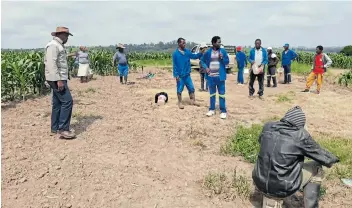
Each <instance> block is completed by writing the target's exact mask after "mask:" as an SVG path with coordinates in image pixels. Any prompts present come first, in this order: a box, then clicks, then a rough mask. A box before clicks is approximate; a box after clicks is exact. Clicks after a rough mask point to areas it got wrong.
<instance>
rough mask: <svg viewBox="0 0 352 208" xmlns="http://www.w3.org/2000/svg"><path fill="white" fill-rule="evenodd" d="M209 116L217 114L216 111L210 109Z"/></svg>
mask: <svg viewBox="0 0 352 208" xmlns="http://www.w3.org/2000/svg"><path fill="white" fill-rule="evenodd" d="M206 115H207V116H208V117H210V116H213V115H215V111H213V110H210V111H209V112H208V113H207V114H206Z"/></svg>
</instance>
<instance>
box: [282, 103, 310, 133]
mask: <svg viewBox="0 0 352 208" xmlns="http://www.w3.org/2000/svg"><path fill="white" fill-rule="evenodd" d="M281 120H286V121H288V122H289V123H291V124H292V125H294V126H297V127H299V128H304V126H305V125H306V116H305V114H304V112H303V110H302V108H301V107H299V106H295V107H293V108H291V109H290V110H288V111H287V113H286V114H285V116H284V117H283V118H282V119H281Z"/></svg>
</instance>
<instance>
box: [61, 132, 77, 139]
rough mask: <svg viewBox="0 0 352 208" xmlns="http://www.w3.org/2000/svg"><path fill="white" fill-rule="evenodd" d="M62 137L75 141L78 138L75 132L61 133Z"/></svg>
mask: <svg viewBox="0 0 352 208" xmlns="http://www.w3.org/2000/svg"><path fill="white" fill-rule="evenodd" d="M59 135H60V137H63V138H65V139H73V138H75V137H76V134H75V133H74V131H60V132H59Z"/></svg>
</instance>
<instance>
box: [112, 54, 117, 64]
mask: <svg viewBox="0 0 352 208" xmlns="http://www.w3.org/2000/svg"><path fill="white" fill-rule="evenodd" d="M116 59H117V52H116V53H115V54H114V56H113V57H112V65H113V66H115V62H116Z"/></svg>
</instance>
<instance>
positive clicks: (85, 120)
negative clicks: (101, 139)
mask: <svg viewBox="0 0 352 208" xmlns="http://www.w3.org/2000/svg"><path fill="white" fill-rule="evenodd" d="M76 119H77V123H75V124H72V125H71V126H72V128H73V129H74V130H75V133H76V135H79V134H81V133H82V132H85V131H86V130H87V128H88V127H89V126H90V125H92V124H93V123H94V122H95V121H96V120H100V119H103V117H102V116H91V115H89V116H86V115H84V116H78V117H77V118H76Z"/></svg>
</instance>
